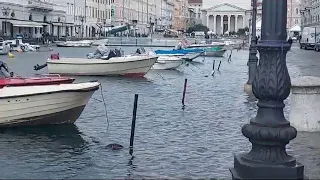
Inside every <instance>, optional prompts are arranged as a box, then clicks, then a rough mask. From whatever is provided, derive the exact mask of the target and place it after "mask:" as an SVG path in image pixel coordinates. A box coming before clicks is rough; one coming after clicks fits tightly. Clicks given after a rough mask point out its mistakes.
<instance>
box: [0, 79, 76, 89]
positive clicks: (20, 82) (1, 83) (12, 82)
mask: <svg viewBox="0 0 320 180" xmlns="http://www.w3.org/2000/svg"><path fill="white" fill-rule="evenodd" d="M74 80H75V79H74V78H67V77H65V78H64V77H56V78H54V77H52V78H50V77H39V78H37V77H35V78H19V77H10V78H4V79H0V88H3V87H5V86H38V85H55V84H68V83H72V82H73V81H74Z"/></svg>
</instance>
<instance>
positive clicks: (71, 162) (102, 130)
mask: <svg viewBox="0 0 320 180" xmlns="http://www.w3.org/2000/svg"><path fill="white" fill-rule="evenodd" d="M134 49H135V48H131V49H129V50H128V51H133V50H134ZM91 50H93V49H91ZM91 50H88V52H89V51H91ZM55 51H58V52H60V54H61V55H62V56H77V57H82V56H84V55H85V54H86V53H87V52H86V51H84V49H82V48H79V49H77V48H75V49H72V50H71V49H68V50H66V49H60V48H56V49H55ZM48 55H49V52H41V53H24V54H23V58H22V56H20V55H18V56H16V58H15V60H14V61H8V63H9V65H10V66H11V68H12V69H13V70H15V71H18V72H19V73H18V74H21V75H32V74H33V72H32V66H33V65H35V64H41V63H43V62H44V61H45V59H46V57H48ZM247 57H248V52H246V51H241V52H234V53H233V59H232V62H230V63H228V62H227V61H225V60H224V61H222V64H221V67H220V72H216V74H215V76H214V77H212V76H210V73H211V71H212V63H213V59H212V58H206V60H205V62H202V59H201V58H200V59H198V61H199V63H195V65H189V67H185V66H184V67H181V68H179V70H178V71H159V72H157V71H150V72H149V73H148V74H147V76H146V78H141V79H130V78H119V77H116V78H111V77H106V78H102V77H77V81H78V82H79V81H86V80H92V79H98V80H99V81H100V82H101V83H102V87H103V89H102V92H103V94H104V97H105V100H106V104H107V109H108V117H109V119H108V120H109V127H108V123H107V120H106V118H105V112H104V107H103V103H102V102H101V94H100V90H99V91H97V92H95V93H94V94H93V96H92V99H91V100H90V101H89V103H88V105H87V107H86V108H85V110H84V112H83V113H82V115H81V117H80V118H79V120H78V121H77V122H76V126H65V127H61V126H58V127H46V128H36V129H34V128H31V129H29V130H6V131H2V132H1V136H0V150H1V152H2V154H3V156H1V157H0V162H1V164H2V168H1V172H2V177H3V178H31V177H32V178H40V179H41V178H73V179H88V178H90V179H99V178H101V179H102V178H117V177H118V178H119V177H121V178H124V177H127V176H131V177H143V176H145V177H153V178H160V177H163V178H167V177H176V178H182V177H184V178H230V172H229V168H230V167H232V166H233V153H241V152H248V150H249V149H250V147H251V145H250V143H249V141H248V140H247V139H246V138H245V137H244V136H242V135H241V126H242V125H243V124H245V123H248V122H249V120H250V119H251V118H252V117H254V115H255V113H256V110H257V108H256V102H255V101H254V100H252V99H250V98H248V97H247V96H246V95H245V94H244V92H243V85H244V83H245V82H246V79H247V66H246V61H247ZM215 60H216V67H217V66H218V63H219V58H215ZM196 66H197V67H196ZM288 66H289V71H290V74H292V73H293V74H299V69H298V68H297V67H295V66H294V64H293V63H290V61H288ZM22 67H23V68H22ZM28 69H29V70H28ZM44 72H45V70H44ZM159 74H160V75H161V77H160V76H159ZM207 75H209V76H208V77H206V76H207ZM185 78H187V79H188V86H187V93H186V101H185V103H186V108H185V110H182V106H181V96H182V89H183V83H184V79H185ZM135 93H138V94H139V103H138V114H137V122H136V132H135V141H134V158H133V159H131V157H130V156H129V154H128V151H129V149H128V145H129V137H130V126H131V116H132V107H133V96H134V94H135ZM286 104H288V105H289V102H286ZM286 111H288V107H286ZM286 116H287V113H286ZM318 140H319V134H310V133H299V135H298V137H297V138H296V139H295V140H294V141H293V142H292V143H291V144H290V145H289V146H288V151H289V153H290V154H294V155H295V156H296V157H297V159H298V160H299V161H301V162H302V163H303V164H305V165H306V172H307V173H308V175H309V176H310V177H317V176H318V177H319V176H320V174H319V172H318V169H319V167H320V165H319V163H318V162H319V158H318V157H320V156H319V153H318V152H317V149H318V148H319V144H318V142H319V141H318ZM110 143H119V144H121V145H123V146H124V149H122V150H120V151H112V150H108V149H106V145H108V144H110ZM317 155H318V156H317ZM17 169H19V173H15V172H17V171H16V170H17Z"/></svg>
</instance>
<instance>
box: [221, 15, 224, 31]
mask: <svg viewBox="0 0 320 180" xmlns="http://www.w3.org/2000/svg"><path fill="white" fill-rule="evenodd" d="M220 17H221V18H220V19H221V21H220V24H221V28H220V34H223V17H224V15H220Z"/></svg>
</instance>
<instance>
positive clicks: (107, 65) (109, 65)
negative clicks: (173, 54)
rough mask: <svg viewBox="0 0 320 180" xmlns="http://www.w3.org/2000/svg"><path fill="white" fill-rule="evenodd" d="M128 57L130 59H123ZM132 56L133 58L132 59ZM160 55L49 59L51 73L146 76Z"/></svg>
mask: <svg viewBox="0 0 320 180" xmlns="http://www.w3.org/2000/svg"><path fill="white" fill-rule="evenodd" d="M121 58H122V59H124V58H127V59H129V61H121ZM130 58H131V60H130ZM157 59H158V57H157V56H154V57H143V58H137V57H118V58H111V59H110V60H98V59H77V58H65V59H63V58H62V59H60V60H49V61H47V64H48V70H49V73H54V74H64V75H84V76H134V77H142V76H144V75H145V74H146V73H147V72H148V71H149V70H150V68H151V67H152V66H153V65H154V63H155V62H156V61H157Z"/></svg>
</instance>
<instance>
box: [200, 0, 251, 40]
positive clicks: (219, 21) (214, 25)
mask: <svg viewBox="0 0 320 180" xmlns="http://www.w3.org/2000/svg"><path fill="white" fill-rule="evenodd" d="M238 2H240V0H238ZM235 4H237V3H235ZM235 4H231V3H230V2H229V3H221V4H215V5H214V4H213V5H212V4H208V3H207V4H205V1H204V3H203V6H202V7H203V8H202V23H203V24H204V25H206V26H207V27H208V28H209V29H210V31H213V32H214V33H215V34H224V33H226V32H233V31H235V32H237V31H238V29H240V28H245V27H249V22H250V18H251V9H250V7H251V4H250V1H249V2H248V3H245V2H243V1H242V4H240V5H241V6H240V5H239V6H237V5H235ZM238 4H239V3H238ZM209 5H212V6H209ZM208 6H209V7H208Z"/></svg>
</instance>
